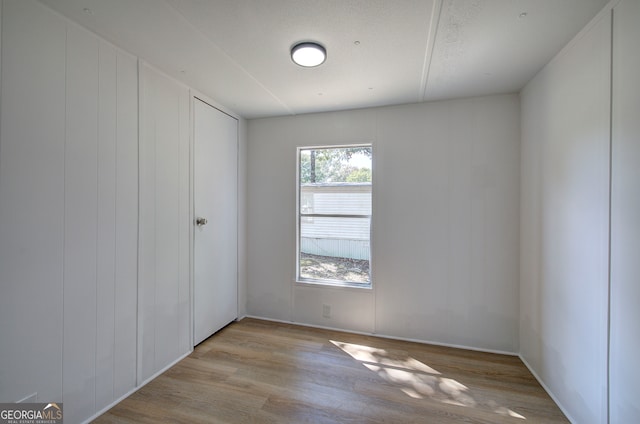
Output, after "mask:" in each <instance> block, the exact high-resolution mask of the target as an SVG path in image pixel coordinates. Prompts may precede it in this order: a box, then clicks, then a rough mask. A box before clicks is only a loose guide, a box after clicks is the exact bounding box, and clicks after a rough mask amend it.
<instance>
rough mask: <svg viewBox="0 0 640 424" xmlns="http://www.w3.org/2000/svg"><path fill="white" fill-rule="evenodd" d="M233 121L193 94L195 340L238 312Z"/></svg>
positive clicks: (235, 165)
mask: <svg viewBox="0 0 640 424" xmlns="http://www.w3.org/2000/svg"><path fill="white" fill-rule="evenodd" d="M237 162H238V121H237V120H236V119H235V118H233V117H231V116H229V115H227V114H225V113H223V112H221V111H219V110H218V109H215V108H214V107H212V106H210V105H208V104H206V103H204V102H202V101H200V100H198V99H195V100H194V166H195V170H194V176H195V177H194V209H195V216H196V220H198V219H201V220H206V223H204V222H205V221H202V222H201V223H200V224H196V227H195V248H194V249H195V250H194V262H195V264H194V267H195V275H194V297H195V302H194V305H195V306H194V308H195V309H194V314H195V319H194V344H198V343H200V342H202V341H203V340H204V339H206V338H207V337H209V336H210V335H212V334H213V333H215V332H216V331H218V330H220V329H221V328H222V327H224V326H225V325H227V324H228V323H230V322H231V321H233V320H234V319H236V318H237V317H238V277H237V268H238V266H237V262H238V254H237V247H238V235H237V193H238V178H237Z"/></svg>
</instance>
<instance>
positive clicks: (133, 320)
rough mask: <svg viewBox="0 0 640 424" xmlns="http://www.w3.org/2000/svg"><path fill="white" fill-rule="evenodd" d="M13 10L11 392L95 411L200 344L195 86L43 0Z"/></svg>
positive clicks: (4, 394) (5, 255) (6, 348)
mask: <svg viewBox="0 0 640 424" xmlns="http://www.w3.org/2000/svg"><path fill="white" fill-rule="evenodd" d="M0 11H1V12H2V16H1V18H2V19H1V23H2V27H1V29H2V31H1V35H2V52H1V59H2V62H1V63H2V68H1V74H0V77H1V82H0V85H1V89H2V92H1V94H2V96H1V111H0V113H1V114H0V324H1V325H0V402H16V401H20V400H24V399H28V400H30V401H34V400H37V401H45V402H64V410H65V420H66V421H68V422H81V421H84V420H87V419H89V418H90V417H92V416H93V415H95V414H96V413H98V412H99V411H101V410H103V409H104V408H106V407H108V406H109V405H111V404H112V403H113V402H115V401H117V400H118V399H119V398H121V397H122V396H124V395H126V394H128V393H130V392H131V391H132V390H134V389H135V388H136V387H138V386H139V385H140V384H143V383H144V382H145V381H146V380H148V379H149V378H151V377H153V376H154V375H155V374H157V373H158V372H160V371H162V370H163V369H164V368H166V367H167V366H169V365H170V364H172V363H173V362H175V361H177V360H178V359H179V358H181V357H182V356H184V355H185V354H187V353H188V352H189V351H190V350H191V346H192V344H191V341H192V335H191V331H192V321H191V311H190V303H191V294H190V266H191V264H190V260H189V258H190V254H191V242H190V231H191V218H190V213H191V212H190V204H191V203H192V201H191V199H190V191H189V190H190V168H189V166H190V156H189V155H190V151H189V149H190V119H191V117H190V110H189V105H190V100H189V96H190V92H189V89H188V88H187V87H185V86H183V85H180V84H179V83H177V82H175V81H174V80H172V79H170V78H168V77H166V76H164V75H163V74H161V73H160V72H158V71H156V70H154V69H152V68H151V67H150V66H147V65H146V64H139V61H138V59H137V58H136V57H134V56H131V55H129V54H127V53H125V52H123V51H121V50H120V49H118V48H116V47H114V46H113V45H111V44H109V43H107V42H105V41H104V40H101V39H100V38H99V37H97V36H96V35H94V34H93V33H90V32H88V31H87V30H85V29H83V28H81V27H79V26H78V25H76V24H74V23H72V22H70V21H68V20H67V19H65V18H62V17H61V16H60V15H58V14H57V13H55V12H53V11H51V10H50V9H49V8H47V7H46V6H44V5H42V4H41V3H39V2H37V1H35V0H4V1H2V7H1V8H0ZM139 68H140V69H139ZM239 123H240V138H239V145H240V147H241V149H242V150H241V151H242V152H243V153H242V155H244V156H243V157H246V127H245V123H244V121H243V120H242V119H240V120H239ZM239 164H240V166H242V167H244V166H246V165H245V163H244V159H241V160H240V163H239ZM242 169H245V168H242ZM240 178H241V181H242V183H241V184H242V185H241V187H240V190H239V196H240V202H242V204H241V208H240V210H241V213H242V214H244V208H245V206H244V196H243V194H244V191H245V185H246V180H245V179H244V176H242V175H241V176H240ZM241 216H243V215H241ZM239 231H240V232H241V233H242V234H244V231H245V230H244V218H241V220H240V228H239ZM239 246H240V255H241V259H240V260H241V261H245V260H246V259H245V258H244V255H243V254H242V252H243V250H244V249H245V242H244V240H242V239H241V240H240V244H239ZM243 263H244V262H243ZM239 271H240V274H241V275H240V281H241V285H240V289H241V290H242V291H243V294H241V296H240V302H239V305H238V306H239V308H240V310H241V311H243V310H245V302H244V300H243V299H244V296H245V294H244V293H246V276H245V275H244V270H242V269H241V270H239ZM234 307H235V305H234Z"/></svg>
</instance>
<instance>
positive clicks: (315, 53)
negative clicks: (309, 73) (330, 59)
mask: <svg viewBox="0 0 640 424" xmlns="http://www.w3.org/2000/svg"><path fill="white" fill-rule="evenodd" d="M326 58H327V51H326V50H325V48H324V47H322V46H321V45H320V44H318V43H312V42H305V43H299V44H296V45H295V46H293V47H292V48H291V60H293V61H294V62H295V63H296V64H298V65H300V66H304V67H305V68H312V67H314V66H318V65H322V64H323V63H324V61H325V60H326Z"/></svg>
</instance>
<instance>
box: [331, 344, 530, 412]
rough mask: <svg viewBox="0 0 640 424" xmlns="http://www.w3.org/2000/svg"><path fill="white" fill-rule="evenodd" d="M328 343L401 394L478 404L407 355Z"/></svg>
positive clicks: (462, 387)
mask: <svg viewBox="0 0 640 424" xmlns="http://www.w3.org/2000/svg"><path fill="white" fill-rule="evenodd" d="M331 343H332V344H333V345H335V346H337V347H338V348H340V349H341V350H342V351H343V352H345V353H347V354H349V356H351V357H352V358H353V359H355V360H356V361H358V362H360V363H362V365H364V366H365V367H366V368H367V369H369V370H370V371H372V372H374V373H376V374H377V375H378V376H379V377H380V378H382V379H383V380H384V381H387V382H389V383H393V384H396V385H398V386H399V388H400V390H401V391H402V392H403V393H404V394H405V395H407V396H409V397H411V398H413V399H424V398H429V399H433V400H437V401H439V402H442V403H446V404H449V405H456V406H461V407H466V408H475V407H480V406H481V405H478V402H477V401H476V400H475V399H474V398H473V396H472V394H471V390H470V389H469V388H468V387H467V386H465V385H464V384H462V383H460V382H459V381H457V380H454V379H452V378H447V377H444V376H442V373H440V372H439V371H437V370H436V369H434V368H432V367H430V366H428V365H427V364H425V363H423V362H421V361H418V360H417V359H415V358H412V357H410V356H408V355H400V354H399V353H393V352H388V351H387V350H386V349H379V348H375V347H371V346H365V345H358V344H353V343H345V342H339V341H335V340H331ZM489 406H490V407H492V408H495V409H493V411H492V412H494V413H496V414H498V415H502V416H508V417H513V418H519V419H522V420H526V418H525V417H524V416H523V415H521V414H519V413H517V412H515V411H513V410H511V409H509V408H506V407H504V406H498V405H497V404H496V403H495V402H493V401H492V402H490V405H489Z"/></svg>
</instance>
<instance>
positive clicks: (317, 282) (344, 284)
mask: <svg viewBox="0 0 640 424" xmlns="http://www.w3.org/2000/svg"><path fill="white" fill-rule="evenodd" d="M358 147H368V148H369V149H371V213H370V214H369V215H340V214H312V215H314V216H311V218H314V217H315V216H316V215H317V216H319V217H320V216H321V217H339V218H342V217H344V218H368V219H369V282H368V283H362V282H357V281H343V280H330V279H313V278H304V277H302V276H301V275H300V255H301V253H302V252H301V251H300V249H301V244H302V243H301V240H300V239H301V237H302V228H301V226H302V217H303V215H302V213H301V208H300V206H301V205H300V201H301V199H302V196H301V189H302V186H301V184H300V176H301V175H300V174H301V173H300V156H301V152H302V151H303V150H320V149H349V148H358ZM295 181H296V260H295V267H296V269H295V283H296V284H299V285H313V286H321V287H322V286H324V287H335V288H347V289H354V288H355V289H365V290H371V289H373V261H372V257H373V255H372V252H373V243H372V232H373V231H372V228H373V143H355V144H340V145H321V146H298V147H297V148H296V178H295ZM306 216H309V215H306Z"/></svg>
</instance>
